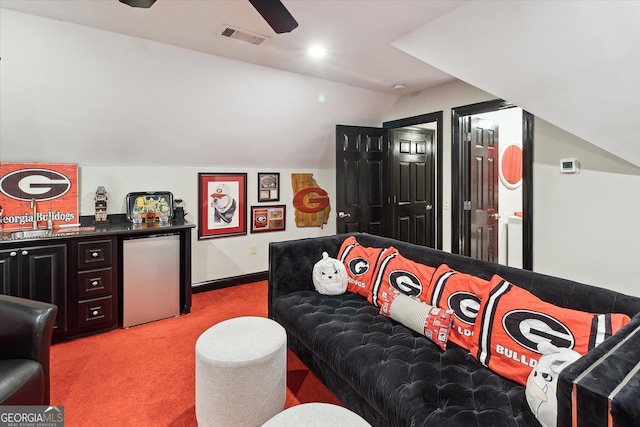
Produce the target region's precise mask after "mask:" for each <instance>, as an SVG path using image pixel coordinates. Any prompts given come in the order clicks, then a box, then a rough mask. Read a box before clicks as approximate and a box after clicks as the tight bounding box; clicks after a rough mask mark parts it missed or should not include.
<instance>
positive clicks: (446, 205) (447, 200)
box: [442, 199, 451, 211]
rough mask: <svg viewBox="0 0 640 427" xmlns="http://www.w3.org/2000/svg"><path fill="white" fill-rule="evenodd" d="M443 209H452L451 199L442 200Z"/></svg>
mask: <svg viewBox="0 0 640 427" xmlns="http://www.w3.org/2000/svg"><path fill="white" fill-rule="evenodd" d="M442 209H444V210H446V211H448V210H449V209H451V203H449V199H443V200H442Z"/></svg>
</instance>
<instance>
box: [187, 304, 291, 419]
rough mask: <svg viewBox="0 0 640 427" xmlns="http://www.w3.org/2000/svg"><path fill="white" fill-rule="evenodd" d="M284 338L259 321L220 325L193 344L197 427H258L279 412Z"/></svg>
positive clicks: (283, 384)
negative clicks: (194, 350)
mask: <svg viewBox="0 0 640 427" xmlns="http://www.w3.org/2000/svg"><path fill="white" fill-rule="evenodd" d="M286 376H287V334H286V331H285V329H284V328H283V327H282V326H280V324H278V323H277V322H275V321H273V320H270V319H267V318H264V317H252V316H246V317H237V318H234V319H229V320H225V321H223V322H220V323H218V324H216V325H214V326H212V327H210V328H209V329H207V330H206V331H204V332H203V333H202V335H200V337H199V338H198V340H197V341H196V419H197V420H198V425H199V426H206V427H209V426H220V427H236V426H237V427H253V426H256V427H258V426H260V425H262V424H263V423H264V422H265V421H267V420H268V419H269V418H271V417H273V416H274V415H275V414H277V413H278V412H280V411H282V409H283V408H284V403H285V399H286V387H287V385H286Z"/></svg>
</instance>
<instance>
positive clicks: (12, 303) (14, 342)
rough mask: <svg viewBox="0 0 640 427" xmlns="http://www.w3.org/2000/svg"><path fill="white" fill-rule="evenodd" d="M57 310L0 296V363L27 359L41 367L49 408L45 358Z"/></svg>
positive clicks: (27, 300)
mask: <svg viewBox="0 0 640 427" xmlns="http://www.w3.org/2000/svg"><path fill="white" fill-rule="evenodd" d="M57 312H58V307H57V306H55V305H53V304H49V303H45V302H40V301H33V300H29V299H24V298H18V297H13V296H8V295H0V359H3V360H6V359H31V360H35V361H36V362H39V363H40V364H41V365H42V370H43V372H44V381H45V396H44V397H45V402H44V404H49V378H50V375H49V355H50V348H51V335H52V333H53V326H54V323H55V319H56V314H57Z"/></svg>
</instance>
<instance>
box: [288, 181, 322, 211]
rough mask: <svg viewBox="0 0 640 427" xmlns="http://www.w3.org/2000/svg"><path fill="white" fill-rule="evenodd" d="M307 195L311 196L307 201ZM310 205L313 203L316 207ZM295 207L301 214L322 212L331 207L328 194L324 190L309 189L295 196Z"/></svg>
mask: <svg viewBox="0 0 640 427" xmlns="http://www.w3.org/2000/svg"><path fill="white" fill-rule="evenodd" d="M313 194H315V195H316V197H313V196H312V195H313ZM307 195H309V197H308V198H307V199H306V201H305V196H307ZM309 203H313V204H314V205H312V206H310V205H309ZM293 206H294V207H295V208H296V209H298V210H299V211H300V212H305V213H315V212H320V211H322V210H324V209H325V208H326V207H327V206H329V197H328V194H327V192H326V191H324V190H323V189H322V188H317V187H308V188H305V189H302V190H300V191H298V192H297V193H296V194H295V195H294V196H293Z"/></svg>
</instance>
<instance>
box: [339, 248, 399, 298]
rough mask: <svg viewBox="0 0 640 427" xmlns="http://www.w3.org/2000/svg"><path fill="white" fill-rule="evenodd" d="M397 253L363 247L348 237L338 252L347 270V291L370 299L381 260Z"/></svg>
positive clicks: (392, 250) (391, 249)
mask: <svg viewBox="0 0 640 427" xmlns="http://www.w3.org/2000/svg"><path fill="white" fill-rule="evenodd" d="M395 251H396V250H395V249H394V248H386V249H382V248H371V247H366V246H362V245H360V244H359V243H358V242H357V241H356V238H355V237H353V236H349V237H347V238H346V239H345V240H344V242H342V246H340V251H339V252H338V259H339V260H340V261H341V262H342V263H343V264H344V267H345V269H346V270H347V277H348V281H347V291H349V292H352V293H354V294H359V295H362V296H363V297H365V298H367V299H370V298H371V286H372V283H373V274H374V272H375V271H376V269H377V265H378V263H379V262H380V258H381V257H382V256H383V254H387V253H393V252H395Z"/></svg>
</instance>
